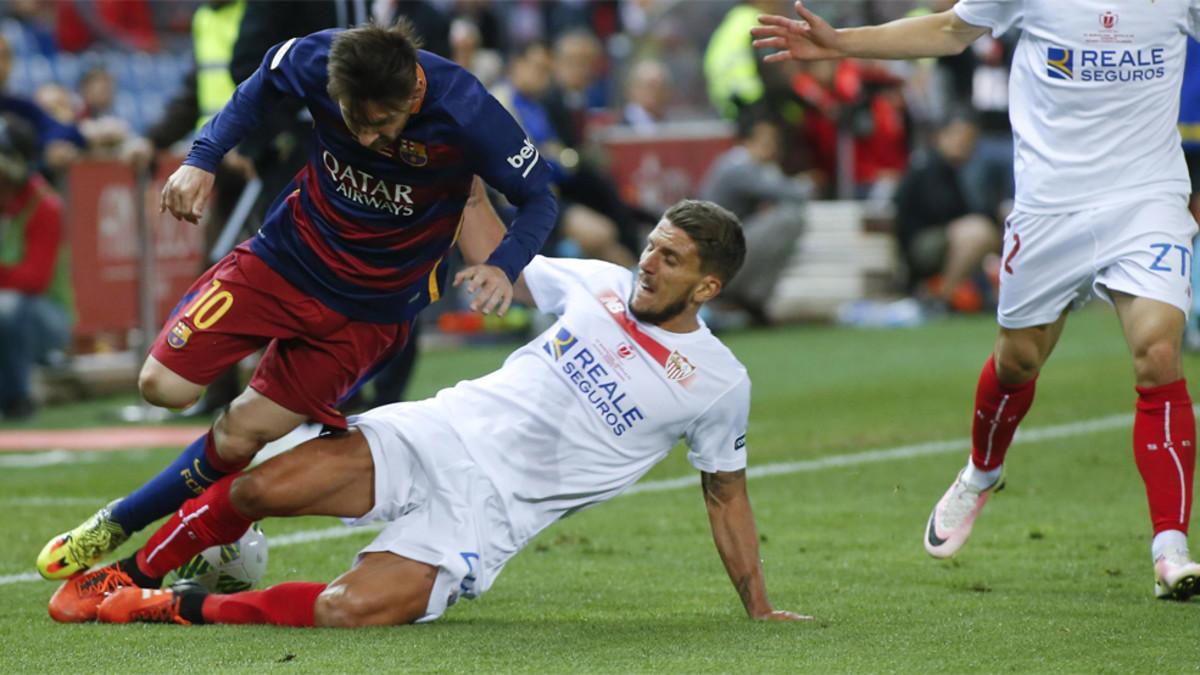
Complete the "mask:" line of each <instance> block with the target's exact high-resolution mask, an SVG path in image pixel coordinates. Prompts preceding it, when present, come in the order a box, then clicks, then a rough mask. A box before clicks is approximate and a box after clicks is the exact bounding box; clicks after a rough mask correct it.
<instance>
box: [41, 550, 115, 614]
mask: <svg viewBox="0 0 1200 675" xmlns="http://www.w3.org/2000/svg"><path fill="white" fill-rule="evenodd" d="M135 585H136V584H134V583H133V579H130V578H129V575H128V574H126V573H125V572H123V571H121V568H120V567H118V566H117V565H116V564H115V563H114V564H112V565H105V566H104V567H101V568H100V569H98V570H94V571H91V572H83V573H81V574H76V575H75V576H73V577H71V578H70V579H67V582H66V583H65V584H63V585H62V586H59V588H58V590H57V591H55V592H54V595H52V596H51V597H50V618H52V619H54V620H55V621H57V622H59V623H83V622H84V621H93V620H95V618H96V611H97V610H98V609H99V607H100V603H101V602H104V598H105V596H107V595H108V594H109V593H112V592H113V591H115V590H117V589H119V588H124V587H126V586H135Z"/></svg>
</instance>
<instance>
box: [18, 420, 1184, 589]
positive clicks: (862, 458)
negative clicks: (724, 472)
mask: <svg viewBox="0 0 1200 675" xmlns="http://www.w3.org/2000/svg"><path fill="white" fill-rule="evenodd" d="M1198 408H1200V406H1198ZM1132 424H1133V416H1132V415H1130V414H1128V413H1125V414H1121V415H1109V416H1107V417H1097V418H1094V419H1090V420H1082V421H1080V422H1068V423H1066V424H1056V425H1054V426H1049V427H1040V428H1036V429H1029V430H1025V431H1022V430H1018V431H1017V435H1016V437H1015V438H1014V439H1013V442H1014V443H1016V442H1025V443H1037V442H1040V441H1049V440H1054V439H1056V438H1067V437H1070V436H1082V435H1085V434H1093V433H1097V432H1101V431H1110V430H1112V429H1121V428H1125V427H1129V426H1131V425H1132ZM970 447H971V440H970V439H969V438H960V439H955V440H949V441H930V442H928V443H914V444H912V445H901V446H897V447H893V448H881V449H877V450H866V451H863V452H855V453H851V454H846V455H832V456H829V457H822V458H820V459H808V460H803V461H799V462H778V463H775V464H763V465H761V466H753V467H750V468H749V469H747V470H746V475H747V476H750V477H764V476H782V475H786V474H793V473H806V472H809V471H821V470H823V469H836V468H839V467H843V466H857V465H859V464H875V463H877V462H888V461H892V460H897V459H911V458H913V457H927V456H930V455H944V454H947V453H951V452H962V451H965V450H968V449H969V448H970ZM699 482H700V478H699V476H698V475H688V476H680V477H679V478H668V479H665V480H652V481H647V482H644V483H638V484H637V485H634V486H633V487H631V488H629V489H628V490H626V491H625V494H629V495H633V494H640V493H643V492H668V491H670V490H680V489H683V488H687V487H692V486H695V485H698V484H699ZM383 525H384V524H383V523H372V524H370V525H366V526H363V527H349V526H347V525H338V526H335V527H326V528H322V529H319V530H301V531H299V532H291V533H288V534H281V535H279V536H277V537H274V536H273V537H271V539H270V540H269V544H270V546H271V547H272V548H276V547H281V546H294V545H297V544H307V543H311V542H315V541H326V540H329V539H342V538H344V537H350V536H354V535H356V534H360V533H363V532H373V531H377V530H380V529H382V528H383ZM39 580H41V577H40V576H38V575H37V574H36V573H25V574H10V575H7V576H0V586H7V585H10V584H17V583H22V582H26V581H39Z"/></svg>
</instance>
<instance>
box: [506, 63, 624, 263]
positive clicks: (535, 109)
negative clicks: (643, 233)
mask: <svg viewBox="0 0 1200 675" xmlns="http://www.w3.org/2000/svg"><path fill="white" fill-rule="evenodd" d="M552 70H553V67H552V62H551V56H550V49H549V48H548V47H547V46H546V45H545V44H543V43H540V42H530V43H528V44H525V45H523V46H522V47H520V48H518V49H517V50H516V51H515V52H513V53H512V54H511V55H510V56H509V63H508V79H506V80H505V81H504V82H501V83H500V84H498V85H497V86H496V87H495V88H494V90H493V94H494V95H495V97H496V99H497V100H499V101H500V103H502V104H503V105H504V106H505V107H506V108H508V109H509V111H511V112H512V114H513V117H515V118H516V119H517V121H518V122H520V124H521V126H522V128H524V130H525V133H526V134H528V135H529V138H530V140H532V141H533V143H534V145H536V146H537V148H538V151H539V152H540V153H541V158H542V159H544V160H545V161H546V162H547V163H548V164H549V166H550V168H551V170H552V173H553V176H554V177H553V180H554V184H555V185H556V186H557V187H558V188H559V191H560V193H561V197H562V199H561V202H562V205H561V207H560V208H559V223H560V227H559V228H558V230H557V232H556V234H557V235H558V237H559V239H558V241H557V242H555V245H564V244H565V246H566V248H562V249H560V251H559V253H560V254H571V255H576V256H583V257H587V258H597V259H600V260H606V261H608V262H612V263H616V264H618V265H621V266H622V267H632V266H633V265H634V264H635V263H636V262H637V258H636V257H634V254H633V250H632V249H631V248H629V247H628V246H627V245H625V244H623V243H622V242H623V240H625V239H626V238H628V237H633V236H636V234H637V229H636V224H635V223H633V221H632V217H631V216H630V215H629V214H628V211H627V210H625V211H624V212H622V211H621V209H622V207H623V204H622V203H621V202H620V199H619V198H618V197H617V195H616V188H615V187H614V186H613V185H612V183H611V181H609V180H607V179H606V178H605V177H603V176H601V175H600V174H599V173H598V172H596V171H595V170H594V169H593V168H592V167H591V166H590V165H589V164H586V163H583V162H581V159H580V153H579V152H578V151H577V150H576V149H575V148H573V147H570V146H568V145H567V144H566V143H564V142H563V140H562V137H561V136H560V135H559V132H558V130H557V129H556V128H555V126H554V122H553V120H552V118H551V115H550V113H549V111H548V110H547V108H546V105H545V103H544V102H543V99H544V97H545V95H546V92H547V91H548V90H549V88H550V83H551V78H552ZM605 206H607V207H609V208H610V210H611V211H615V212H616V213H618V214H623V216H624V217H623V219H622V220H617V219H614V218H613V217H612V216H611V215H610V213H606V212H605V211H604V210H602V209H604V207H605ZM622 226H624V228H625V229H624V232H623V231H622Z"/></svg>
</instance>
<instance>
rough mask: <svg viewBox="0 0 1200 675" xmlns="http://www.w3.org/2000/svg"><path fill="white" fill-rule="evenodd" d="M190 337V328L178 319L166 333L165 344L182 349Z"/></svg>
mask: <svg viewBox="0 0 1200 675" xmlns="http://www.w3.org/2000/svg"><path fill="white" fill-rule="evenodd" d="M191 337H192V329H191V328H190V327H189V326H188V325H187V324H186V323H184V322H183V321H178V322H176V323H175V325H174V326H172V327H171V332H170V333H167V344H169V345H171V347H173V348H175V349H183V347H184V345H186V344H187V343H188V339H190V338H191Z"/></svg>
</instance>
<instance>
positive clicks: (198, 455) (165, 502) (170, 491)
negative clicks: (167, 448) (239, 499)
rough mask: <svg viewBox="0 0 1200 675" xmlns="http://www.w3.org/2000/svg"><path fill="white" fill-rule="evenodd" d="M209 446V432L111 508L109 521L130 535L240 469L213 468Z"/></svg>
mask: <svg viewBox="0 0 1200 675" xmlns="http://www.w3.org/2000/svg"><path fill="white" fill-rule="evenodd" d="M211 443H212V430H211V429H210V430H209V431H208V432H207V433H205V434H204V435H203V436H201V437H200V438H197V439H196V440H194V441H192V444H191V445H189V446H187V448H185V449H184V451H183V452H182V453H180V455H179V457H177V458H176V459H175V461H174V462H171V465H170V466H168V467H167V468H165V469H163V470H162V473H160V474H158V475H157V476H155V477H154V478H152V479H150V481H149V482H147V483H146V484H145V485H143V486H142V487H140V488H138V489H137V490H135V491H134V492H133V493H132V494H130V495H129V496H128V497H126V498H125V499H122V500H121V501H120V502H119V503H118V504H117V505H116V507H115V508H113V512H112V518H113V520H115V521H116V522H117V523H119V524H120V525H121V527H123V528H125V531H126V532H128V533H129V534H133V533H134V532H137V531H138V530H141V529H142V528H144V527H146V526H147V525H149V524H150V523H153V522H154V521H156V520H158V519H159V518H162V517H163V516H166V515H168V514H170V513H173V512H174V511H175V509H178V508H179V507H180V506H181V505H182V504H183V503H184V502H186V501H187V500H189V499H191V498H193V497H195V496H196V495H198V494H201V493H202V492H204V490H206V489H207V488H208V486H210V485H212V484H213V483H215V482H217V481H218V480H219V479H220V478H221V477H222V476H225V475H227V474H230V473H233V472H234V471H238V470H240V468H241V467H234V466H229V465H226V464H224V463H223V462H222V463H221V466H220V467H217V466H214V463H213V460H214V459H216V461H218V462H220V459H219V458H217V455H216V451H215V448H210V447H209V445H210V444H211Z"/></svg>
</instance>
